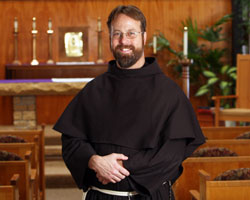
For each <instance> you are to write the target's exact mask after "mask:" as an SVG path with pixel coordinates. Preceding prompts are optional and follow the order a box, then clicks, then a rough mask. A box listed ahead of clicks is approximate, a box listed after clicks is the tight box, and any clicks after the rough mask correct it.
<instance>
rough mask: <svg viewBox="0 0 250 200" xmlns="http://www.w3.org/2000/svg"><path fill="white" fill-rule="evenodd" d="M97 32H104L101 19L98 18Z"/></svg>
mask: <svg viewBox="0 0 250 200" xmlns="http://www.w3.org/2000/svg"><path fill="white" fill-rule="evenodd" d="M97 31H102V22H101V17H98V19H97Z"/></svg>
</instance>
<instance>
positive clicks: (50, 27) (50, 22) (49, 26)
mask: <svg viewBox="0 0 250 200" xmlns="http://www.w3.org/2000/svg"><path fill="white" fill-rule="evenodd" d="M48 28H49V30H52V20H51V18H49V22H48Z"/></svg>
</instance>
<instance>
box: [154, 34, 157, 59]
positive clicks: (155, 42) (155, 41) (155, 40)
mask: <svg viewBox="0 0 250 200" xmlns="http://www.w3.org/2000/svg"><path fill="white" fill-rule="evenodd" d="M153 53H154V54H156V53H157V37H156V34H154V36H153Z"/></svg>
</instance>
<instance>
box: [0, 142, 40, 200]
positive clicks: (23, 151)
mask: <svg viewBox="0 0 250 200" xmlns="http://www.w3.org/2000/svg"><path fill="white" fill-rule="evenodd" d="M0 150H3V151H7V152H11V153H14V154H17V155H18V156H20V157H21V158H22V159H25V158H26V157H27V152H30V154H29V156H30V157H31V161H30V164H31V169H32V173H36V174H35V175H34V176H35V177H36V179H35V180H34V182H35V183H34V185H35V188H34V191H35V193H36V194H35V197H36V199H37V198H38V196H40V193H41V192H40V188H39V180H40V175H39V173H38V171H39V160H38V152H37V151H38V149H37V145H36V144H34V143H0ZM39 199H40V197H39Z"/></svg>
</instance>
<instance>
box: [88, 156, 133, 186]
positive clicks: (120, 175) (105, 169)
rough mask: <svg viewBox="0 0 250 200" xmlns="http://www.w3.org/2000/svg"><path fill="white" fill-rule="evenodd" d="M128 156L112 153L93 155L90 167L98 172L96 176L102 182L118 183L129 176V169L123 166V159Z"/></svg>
mask: <svg viewBox="0 0 250 200" xmlns="http://www.w3.org/2000/svg"><path fill="white" fill-rule="evenodd" d="M127 159H128V157H127V156H125V155H123V154H118V153H112V154H109V155H106V156H99V155H93V156H92V157H91V158H90V160H89V164H88V165H89V168H90V169H93V170H94V171H95V172H96V177H97V178H98V180H99V181H100V182H101V183H102V184H104V185H105V184H108V183H110V182H111V183H117V182H120V181H121V180H122V179H124V178H125V177H126V176H129V171H128V170H127V169H125V168H124V167H123V164H122V161H123V160H127Z"/></svg>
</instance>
